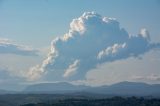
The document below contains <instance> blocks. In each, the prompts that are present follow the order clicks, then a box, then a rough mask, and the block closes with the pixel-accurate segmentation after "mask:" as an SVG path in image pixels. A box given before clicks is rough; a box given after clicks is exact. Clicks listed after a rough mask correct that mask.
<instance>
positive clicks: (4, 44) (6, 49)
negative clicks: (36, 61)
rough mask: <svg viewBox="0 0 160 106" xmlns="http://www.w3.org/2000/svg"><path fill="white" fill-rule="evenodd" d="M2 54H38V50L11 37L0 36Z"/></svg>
mask: <svg viewBox="0 0 160 106" xmlns="http://www.w3.org/2000/svg"><path fill="white" fill-rule="evenodd" d="M0 54H16V55H23V56H37V55H38V50H35V49H33V48H30V47H28V46H24V45H19V44H16V43H14V42H13V41H11V40H9V39H4V38H0Z"/></svg>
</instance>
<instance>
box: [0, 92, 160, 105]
mask: <svg viewBox="0 0 160 106" xmlns="http://www.w3.org/2000/svg"><path fill="white" fill-rule="evenodd" d="M0 106H160V98H156V99H155V98H153V97H118V96H115V97H113V96H108V95H95V94H87V93H86V94H61V95H60V94H58V95H56V94H12V95H11V94H10V95H0Z"/></svg>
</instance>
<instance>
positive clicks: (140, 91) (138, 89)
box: [0, 81, 160, 97]
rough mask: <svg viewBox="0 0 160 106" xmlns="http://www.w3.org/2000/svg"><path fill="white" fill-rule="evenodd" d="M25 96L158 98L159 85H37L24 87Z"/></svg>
mask: <svg viewBox="0 0 160 106" xmlns="http://www.w3.org/2000/svg"><path fill="white" fill-rule="evenodd" d="M10 93H13V92H11V91H5V90H0V94H10ZM14 93H15V92H14ZM16 93H25V94H99V95H113V96H155V97H160V84H146V83H140V82H127V81H124V82H119V83H116V84H112V85H109V86H108V85H105V86H99V87H90V86H85V85H73V84H71V83H67V82H58V83H39V84H33V85H29V86H28V87H26V88H25V89H24V90H23V91H22V92H16Z"/></svg>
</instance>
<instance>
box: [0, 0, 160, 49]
mask: <svg viewBox="0 0 160 106" xmlns="http://www.w3.org/2000/svg"><path fill="white" fill-rule="evenodd" d="M0 6H1V7H0V13H1V14H0V17H1V18H0V23H1V25H0V35H1V36H4V37H7V38H11V39H13V40H16V41H17V42H21V43H24V44H32V45H31V46H36V47H39V46H40V47H41V46H48V44H49V43H47V42H49V41H51V39H52V38H54V36H59V35H63V34H64V33H66V32H67V31H68V29H69V23H70V22H71V21H72V19H74V18H76V17H79V16H80V15H81V14H82V13H83V12H85V11H95V12H97V13H99V14H101V15H103V16H108V17H115V18H117V19H118V20H119V22H121V26H122V27H125V28H126V29H127V30H128V32H129V33H134V34H136V33H137V30H138V29H140V28H142V27H146V28H147V29H148V30H150V31H151V33H153V36H152V37H153V40H157V39H158V40H160V37H157V36H156V35H158V34H160V33H159V32H158V31H157V28H158V27H160V22H159V21H157V20H159V19H160V14H159V11H160V3H159V1H158V0H140V1H139V0H134V1H131V0H125V1H121V0H119V1H116V0H101V2H100V1H98V0H95V1H90V0H69V1H64V0H54V1H52V0H21V1H20V0H14V1H11V0H1V5H0ZM37 38H38V39H39V40H38V41H37V43H34V41H35V39H37Z"/></svg>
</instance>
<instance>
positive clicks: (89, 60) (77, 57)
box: [32, 12, 160, 80]
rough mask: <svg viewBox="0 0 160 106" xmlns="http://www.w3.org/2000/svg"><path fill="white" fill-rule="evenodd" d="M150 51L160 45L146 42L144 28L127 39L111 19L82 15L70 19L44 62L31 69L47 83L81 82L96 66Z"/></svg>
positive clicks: (122, 30)
mask: <svg viewBox="0 0 160 106" xmlns="http://www.w3.org/2000/svg"><path fill="white" fill-rule="evenodd" d="M154 48H160V44H159V43H151V42H150V35H149V32H148V31H147V30H146V29H142V30H141V31H140V33H139V34H137V35H131V36H130V35H129V34H128V32H127V31H126V30H125V29H124V28H121V27H120V25H119V22H118V21H117V20H116V19H115V18H108V17H102V16H101V15H99V14H97V13H95V12H85V13H84V14H83V15H82V16H80V17H79V18H76V19H73V21H72V22H71V24H70V29H69V32H68V33H66V34H65V35H64V36H63V37H57V38H56V39H54V40H53V41H52V43H51V51H50V53H49V54H48V56H47V59H46V60H44V61H43V63H42V65H39V66H38V68H36V69H35V68H34V70H41V71H40V72H41V74H42V73H45V78H46V79H47V80H62V79H65V78H66V77H67V79H69V80H77V79H84V78H85V74H86V73H87V72H88V71H89V70H90V69H93V68H95V67H96V66H97V65H98V64H102V63H105V62H112V61H117V60H120V59H126V58H129V57H137V56H139V55H142V54H144V53H146V52H148V51H150V50H152V49H154ZM32 71H33V70H32ZM34 72H35V73H36V72H39V71H34ZM73 73H74V74H73Z"/></svg>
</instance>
